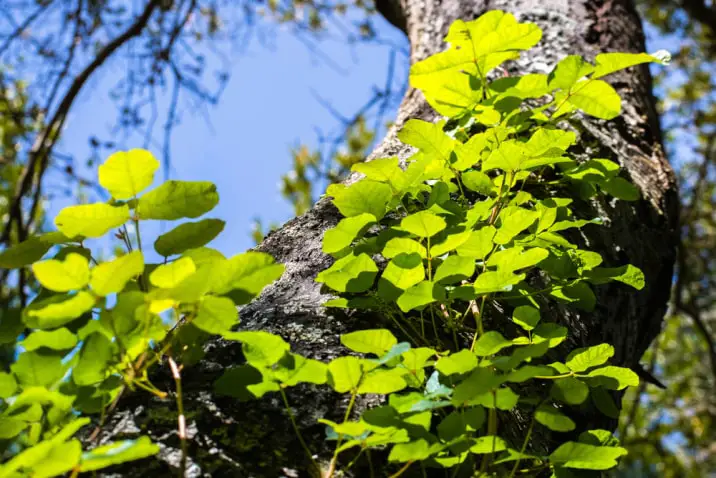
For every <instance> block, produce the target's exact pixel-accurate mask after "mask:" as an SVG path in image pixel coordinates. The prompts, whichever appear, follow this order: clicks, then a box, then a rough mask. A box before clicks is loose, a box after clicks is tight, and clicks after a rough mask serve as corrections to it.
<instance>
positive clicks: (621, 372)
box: [586, 365, 639, 390]
mask: <svg viewBox="0 0 716 478" xmlns="http://www.w3.org/2000/svg"><path fill="white" fill-rule="evenodd" d="M586 377H589V379H590V380H589V383H590V385H591V386H599V385H601V386H602V387H604V388H608V389H610V390H622V389H624V388H626V387H636V386H637V385H639V376H638V375H637V374H636V373H634V372H632V371H631V370H629V369H628V368H624V367H615V366H611V365H610V366H607V367H602V368H598V369H596V370H592V371H591V372H589V373H588V374H587V375H586Z"/></svg>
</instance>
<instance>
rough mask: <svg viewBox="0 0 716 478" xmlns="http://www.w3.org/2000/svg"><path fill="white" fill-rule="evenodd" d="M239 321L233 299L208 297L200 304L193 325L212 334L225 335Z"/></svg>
mask: <svg viewBox="0 0 716 478" xmlns="http://www.w3.org/2000/svg"><path fill="white" fill-rule="evenodd" d="M238 319H239V312H238V311H237V310H236V305H234V302H233V301H232V300H231V299H229V298H227V297H214V296H212V295H207V296H206V297H204V299H203V300H202V301H201V303H200V304H199V310H198V312H197V314H196V317H194V320H193V321H192V324H194V325H195V326H197V327H198V328H200V329H201V330H203V331H205V332H209V333H210V334H223V333H224V332H227V331H228V330H229V329H230V328H231V327H233V326H234V325H236V323H237V321H238Z"/></svg>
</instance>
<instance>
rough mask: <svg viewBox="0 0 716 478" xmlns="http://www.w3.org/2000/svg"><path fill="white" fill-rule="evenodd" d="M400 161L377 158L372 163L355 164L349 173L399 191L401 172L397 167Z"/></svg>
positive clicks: (394, 157) (394, 158)
mask: <svg viewBox="0 0 716 478" xmlns="http://www.w3.org/2000/svg"><path fill="white" fill-rule="evenodd" d="M399 162H400V160H399V159H398V157H397V156H393V157H390V158H379V159H374V160H373V161H368V162H362V163H356V164H354V165H353V166H351V171H356V172H358V173H361V174H364V175H365V177H366V178H368V179H372V180H374V181H379V182H382V183H389V184H392V185H393V187H394V188H396V189H398V190H399V189H401V186H402V181H401V178H402V177H403V170H402V169H400V166H398V164H399Z"/></svg>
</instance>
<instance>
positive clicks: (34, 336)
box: [20, 328, 77, 351]
mask: <svg viewBox="0 0 716 478" xmlns="http://www.w3.org/2000/svg"><path fill="white" fill-rule="evenodd" d="M20 345H21V346H22V347H23V348H24V349H25V350H28V351H33V350H37V349H39V348H42V347H47V348H49V349H52V350H69V349H71V348H74V346H75V345H77V336H76V335H75V334H73V333H72V332H70V331H69V330H67V329H65V328H62V329H57V330H52V331H50V332H47V331H44V330H36V331H34V332H32V333H31V334H30V335H28V336H27V338H26V339H25V340H23V341H22V342H20Z"/></svg>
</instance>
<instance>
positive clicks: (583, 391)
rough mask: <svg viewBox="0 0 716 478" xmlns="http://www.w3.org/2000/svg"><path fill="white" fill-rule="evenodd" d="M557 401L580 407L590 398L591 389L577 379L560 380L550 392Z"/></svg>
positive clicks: (566, 378) (555, 382)
mask: <svg viewBox="0 0 716 478" xmlns="http://www.w3.org/2000/svg"><path fill="white" fill-rule="evenodd" d="M550 394H551V396H552V397H553V398H554V399H555V400H559V401H560V402H563V403H568V404H570V405H579V404H580V403H583V402H584V401H585V400H586V399H587V397H588V396H589V387H587V385H585V384H584V382H582V381H581V380H579V379H577V378H575V377H565V378H558V379H557V380H555V381H554V383H553V384H552V389H551V391H550Z"/></svg>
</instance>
